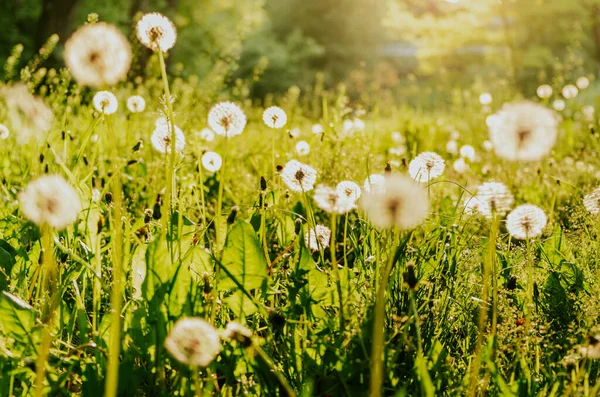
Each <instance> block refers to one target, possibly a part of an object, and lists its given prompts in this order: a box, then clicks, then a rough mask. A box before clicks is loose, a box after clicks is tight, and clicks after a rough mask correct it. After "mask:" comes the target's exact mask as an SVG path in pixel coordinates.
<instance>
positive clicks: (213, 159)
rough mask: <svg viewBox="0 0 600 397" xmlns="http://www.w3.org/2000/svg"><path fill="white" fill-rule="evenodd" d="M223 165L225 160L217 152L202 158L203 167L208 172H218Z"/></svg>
mask: <svg viewBox="0 0 600 397" xmlns="http://www.w3.org/2000/svg"><path fill="white" fill-rule="evenodd" d="M222 165H223V159H222V158H221V156H219V154H218V153H215V152H206V153H204V155H203V156H202V166H203V167H204V169H205V170H207V171H208V172H217V171H219V170H220V169H221V166H222Z"/></svg>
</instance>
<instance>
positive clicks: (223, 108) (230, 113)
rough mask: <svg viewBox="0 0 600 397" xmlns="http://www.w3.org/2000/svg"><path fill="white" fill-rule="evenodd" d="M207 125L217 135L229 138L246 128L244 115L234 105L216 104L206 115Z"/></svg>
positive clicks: (226, 103)
mask: <svg viewBox="0 0 600 397" xmlns="http://www.w3.org/2000/svg"><path fill="white" fill-rule="evenodd" d="M208 125H209V126H210V128H211V129H212V130H213V131H214V132H215V133H217V134H218V135H221V136H224V137H227V138H231V137H233V136H236V135H240V134H241V133H242V132H244V128H245V127H246V115H245V114H244V112H243V111H242V109H240V108H239V107H238V106H237V105H236V104H235V103H233V102H221V103H217V104H216V105H215V106H213V107H212V109H210V112H209V113H208Z"/></svg>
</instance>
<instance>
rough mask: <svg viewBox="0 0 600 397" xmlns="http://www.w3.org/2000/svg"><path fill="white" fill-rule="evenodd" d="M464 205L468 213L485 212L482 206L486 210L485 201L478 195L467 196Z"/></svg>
mask: <svg viewBox="0 0 600 397" xmlns="http://www.w3.org/2000/svg"><path fill="white" fill-rule="evenodd" d="M463 207H464V209H465V213H466V214H468V215H475V214H483V213H482V208H484V211H485V207H484V204H483V202H482V201H481V200H480V199H479V198H478V197H477V196H471V197H469V198H467V199H466V200H465V202H464V205H463Z"/></svg>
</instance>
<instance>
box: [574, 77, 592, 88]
mask: <svg viewBox="0 0 600 397" xmlns="http://www.w3.org/2000/svg"><path fill="white" fill-rule="evenodd" d="M575 85H576V86H577V88H579V89H580V90H585V89H586V88H588V87H589V86H590V79H588V78H587V77H585V76H581V77H580V78H578V79H577V81H576V82H575Z"/></svg>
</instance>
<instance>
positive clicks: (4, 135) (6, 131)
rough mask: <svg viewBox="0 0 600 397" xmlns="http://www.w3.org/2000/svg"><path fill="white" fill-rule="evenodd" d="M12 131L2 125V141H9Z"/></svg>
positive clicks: (0, 135)
mask: <svg viewBox="0 0 600 397" xmlns="http://www.w3.org/2000/svg"><path fill="white" fill-rule="evenodd" d="M9 136H10V130H9V129H8V127H7V126H5V125H4V124H0V139H8V137H9Z"/></svg>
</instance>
